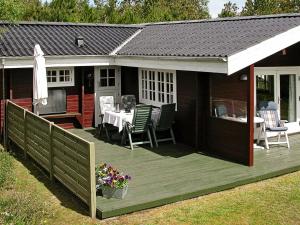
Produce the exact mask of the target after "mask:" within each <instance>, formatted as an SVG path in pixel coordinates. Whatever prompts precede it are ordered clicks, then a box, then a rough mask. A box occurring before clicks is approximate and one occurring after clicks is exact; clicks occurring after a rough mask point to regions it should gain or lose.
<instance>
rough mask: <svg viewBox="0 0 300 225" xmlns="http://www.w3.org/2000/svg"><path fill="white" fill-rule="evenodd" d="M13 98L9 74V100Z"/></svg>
mask: <svg viewBox="0 0 300 225" xmlns="http://www.w3.org/2000/svg"><path fill="white" fill-rule="evenodd" d="M12 99H13V88H12V76H11V75H10V76H9V100H12Z"/></svg>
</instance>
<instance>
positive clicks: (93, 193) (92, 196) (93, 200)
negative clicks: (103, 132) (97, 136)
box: [89, 143, 96, 218]
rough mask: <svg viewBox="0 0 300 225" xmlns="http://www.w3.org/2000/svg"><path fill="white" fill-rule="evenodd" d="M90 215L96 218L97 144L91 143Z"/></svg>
mask: <svg viewBox="0 0 300 225" xmlns="http://www.w3.org/2000/svg"><path fill="white" fill-rule="evenodd" d="M89 152H90V154H89V158H90V216H91V217H92V218H96V180H95V144H94V143H90V149H89Z"/></svg>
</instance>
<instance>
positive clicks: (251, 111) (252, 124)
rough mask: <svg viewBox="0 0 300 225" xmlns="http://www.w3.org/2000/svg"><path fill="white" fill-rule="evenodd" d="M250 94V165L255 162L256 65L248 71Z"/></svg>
mask: <svg viewBox="0 0 300 225" xmlns="http://www.w3.org/2000/svg"><path fill="white" fill-rule="evenodd" d="M247 80H248V90H247V91H248V94H247V129H248V130H247V131H248V132H247V133H248V138H249V139H248V154H249V155H248V165H249V166H253V163H254V159H253V156H254V151H253V150H254V149H253V144H254V107H255V106H254V65H253V64H252V65H251V66H250V70H249V73H248V79H247Z"/></svg>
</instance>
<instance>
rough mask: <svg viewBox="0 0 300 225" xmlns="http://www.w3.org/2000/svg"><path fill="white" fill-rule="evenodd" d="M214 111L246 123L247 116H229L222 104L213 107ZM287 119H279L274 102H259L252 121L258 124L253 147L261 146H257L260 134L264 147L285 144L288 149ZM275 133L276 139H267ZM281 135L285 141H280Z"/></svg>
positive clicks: (219, 115) (224, 116)
mask: <svg viewBox="0 0 300 225" xmlns="http://www.w3.org/2000/svg"><path fill="white" fill-rule="evenodd" d="M214 113H215V116H216V117H219V118H222V119H227V120H233V121H237V122H241V123H247V117H235V116H230V115H229V113H228V110H227V107H226V106H225V105H224V104H220V105H218V106H216V107H215V109H214ZM287 122H288V121H286V120H280V118H279V114H278V106H277V104H276V103H275V102H273V101H269V102H266V101H264V102H261V103H260V105H259V109H258V111H257V116H256V117H254V123H255V124H256V125H259V131H258V137H257V142H256V144H254V148H263V147H261V146H259V144H260V140H261V137H262V135H263V136H264V141H265V142H264V144H265V148H266V149H270V145H280V144H286V145H287V147H288V148H289V149H290V143H289V138H288V133H287V131H288V127H286V126H285V123H287ZM273 134H275V135H277V141H272V142H270V141H269V138H270V137H274V135H273ZM281 135H284V136H285V141H281Z"/></svg>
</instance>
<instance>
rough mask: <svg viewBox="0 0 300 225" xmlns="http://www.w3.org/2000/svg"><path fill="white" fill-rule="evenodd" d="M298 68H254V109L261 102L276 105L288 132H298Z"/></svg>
mask: <svg viewBox="0 0 300 225" xmlns="http://www.w3.org/2000/svg"><path fill="white" fill-rule="evenodd" d="M299 71H300V68H290V67H289V68H283V67H281V68H255V75H256V76H255V79H256V90H255V95H256V98H255V102H256V108H259V104H260V102H262V101H274V102H276V103H277V104H278V112H279V116H280V119H282V120H287V121H288V123H287V126H288V127H289V132H291V133H293V132H299V131H300V126H299V121H300V104H299V103H300V102H299V100H300V99H299V97H300V73H299Z"/></svg>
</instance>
